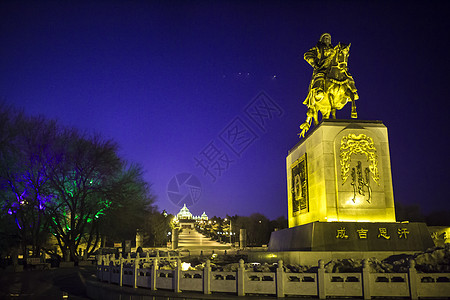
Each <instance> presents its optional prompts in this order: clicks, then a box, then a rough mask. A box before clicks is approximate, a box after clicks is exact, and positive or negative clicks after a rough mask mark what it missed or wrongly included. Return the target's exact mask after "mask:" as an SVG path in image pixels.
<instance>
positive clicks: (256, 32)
mask: <svg viewBox="0 0 450 300" xmlns="http://www.w3.org/2000/svg"><path fill="white" fill-rule="evenodd" d="M35 2H36V3H35ZM392 2H394V3H390V2H380V1H374V2H370V3H366V1H342V2H341V1H292V2H291V1H273V2H271V1H177V2H175V1H160V2H159V1H158V2H156V1H2V2H1V3H0V45H1V46H0V98H3V99H4V101H5V102H6V103H8V104H12V105H14V106H16V107H18V108H20V107H22V108H24V109H25V111H26V112H27V113H29V114H43V115H45V116H47V117H49V118H56V119H58V120H60V121H61V123H62V124H64V125H69V126H75V127H77V128H80V129H82V130H87V131H89V132H98V133H100V134H102V135H103V136H104V137H106V138H112V139H114V140H115V141H117V142H118V143H119V144H120V146H121V150H120V151H121V154H122V155H123V156H124V157H125V158H126V159H127V160H129V161H130V162H136V163H139V164H142V165H143V166H144V169H145V170H146V175H145V178H146V179H147V180H148V181H149V182H150V183H151V184H152V187H153V192H154V194H155V195H156V196H157V202H156V204H157V205H158V206H159V208H160V209H166V210H167V211H169V212H170V213H176V212H177V211H178V209H179V208H178V207H177V206H176V205H175V204H173V202H172V201H171V200H170V199H172V200H173V199H175V198H170V199H169V197H168V194H167V190H168V184H169V182H170V181H171V179H172V178H173V177H174V176H176V175H177V174H180V173H188V174H192V175H194V176H195V177H196V178H197V179H198V182H200V183H198V182H191V184H192V185H193V187H194V189H192V190H191V191H192V192H194V194H195V195H197V193H196V192H198V191H197V190H196V189H195V187H196V186H198V185H199V184H200V185H201V197H200V198H199V199H195V200H196V201H197V202H196V203H195V204H194V205H191V206H190V209H191V211H192V212H193V213H194V214H201V213H202V212H203V211H206V212H207V214H208V215H209V216H213V215H218V216H225V215H226V214H230V215H234V214H238V215H249V214H251V213H254V212H260V213H263V214H265V215H267V216H268V217H269V218H276V217H278V216H281V215H285V216H286V214H287V200H286V199H287V192H286V179H285V178H286V175H285V157H286V155H287V151H288V150H289V149H290V148H292V147H293V146H294V145H295V144H296V143H297V142H298V137H297V133H298V131H299V130H298V126H299V125H300V124H301V123H302V122H303V121H304V118H305V113H306V108H305V107H304V106H303V105H302V101H303V100H304V98H305V97H306V92H307V87H308V84H309V80H310V77H311V73H312V68H311V67H310V66H309V65H308V64H307V63H306V62H305V61H304V60H303V53H304V52H305V51H307V50H308V49H309V48H311V47H312V46H314V45H315V43H316V42H317V40H318V38H319V36H320V34H321V33H323V32H330V33H331V35H332V42H333V44H336V43H337V42H339V41H341V42H344V43H348V42H351V43H352V46H351V51H350V58H349V68H350V71H351V73H352V74H353V77H354V78H355V81H356V86H357V88H358V92H359V96H360V100H359V101H358V103H357V106H358V116H359V118H360V119H365V120H382V121H383V122H384V124H385V125H386V126H387V127H388V130H389V137H390V150H391V162H392V172H393V182H394V196H395V201H397V202H401V203H404V204H416V203H418V204H420V205H421V206H422V207H423V209H424V210H425V211H426V212H429V211H431V210H437V209H448V207H447V206H446V204H447V203H448V198H449V196H448V188H447V186H446V185H447V184H448V183H449V182H450V178H449V177H450V176H449V170H448V169H449V166H450V164H449V151H448V145H447V144H448V142H447V140H448V129H449V125H448V124H449V123H448V121H447V119H448V118H449V113H448V108H449V107H450V105H448V101H449V96H448V93H449V89H448V82H449V79H450V78H449V77H450V76H449V67H450V63H449V61H450V60H449V58H448V53H447V52H448V46H449V45H450V43H449V34H448V28H450V26H449V18H448V16H447V12H448V5H447V4H445V2H443V1H442V2H440V1H439V2H438V1H436V2H435V1H427V2H426V3H425V2H422V4H414V3H412V2H410V1H408V2H395V1H392ZM261 92H264V94H263V95H265V96H267V97H269V98H266V100H267V99H270V101H271V102H270V103H272V104H273V105H274V106H273V107H276V108H277V110H274V111H272V112H273V115H272V116H271V118H267V119H265V120H264V121H265V123H264V124H263V126H262V127H258V125H257V124H256V122H255V120H251V119H250V118H248V115H247V114H246V107H248V106H249V107H250V109H251V108H252V105H253V104H254V102H252V101H253V100H255V97H257V96H258V95H260V93H261ZM258 99H260V98H257V99H256V100H258ZM338 118H349V109H344V110H343V111H340V112H338ZM256 121H258V120H256ZM236 125H238V127H236ZM243 126H246V127H243ZM233 128H247V129H248V130H247V136H246V139H243V140H242V143H241V144H240V148H239V149H234V150H235V151H236V150H237V152H233V151H232V149H231V148H230V147H228V146H227V145H226V143H225V142H224V140H226V138H227V136H226V134H227V133H230V132H231V130H232V129H233ZM228 138H230V136H229V135H228ZM244 141H245V142H244ZM211 142H212V144H211ZM212 146H214V148H213V147H212ZM213 150H218V151H219V152H214V151H213ZM205 154H208V155H209V156H210V158H212V156H213V154H214V155H215V156H214V158H215V160H214V161H215V163H218V164H219V165H221V166H222V167H224V170H222V171H221V173H220V174H218V171H217V170H216V171H214V165H213V163H212V164H211V166H210V167H211V169H210V170H212V171H214V172H215V175H216V178H215V182H213V180H212V177H211V176H210V175H208V174H206V175H205V174H204V170H203V169H202V168H201V167H199V166H196V161H195V158H197V159H202V161H203V162H206V161H207V159H206V156H205ZM230 161H231V162H230ZM216 166H217V165H216ZM225 167H226V168H225ZM177 178H178V179H182V178H183V176H179V177H177ZM184 188H185V187H182V188H181V190H180V192H181V193H182V194H183V193H185V192H187V189H186V190H184ZM169 189H172V190H173V186H172V187H169ZM180 205H181V203H180Z"/></svg>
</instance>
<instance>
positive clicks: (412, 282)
mask: <svg viewBox="0 0 450 300" xmlns="http://www.w3.org/2000/svg"><path fill="white" fill-rule="evenodd" d="M408 280H409V294H410V296H411V299H413V300H414V299H418V298H419V296H418V294H417V270H416V262H415V261H414V259H410V260H409V268H408Z"/></svg>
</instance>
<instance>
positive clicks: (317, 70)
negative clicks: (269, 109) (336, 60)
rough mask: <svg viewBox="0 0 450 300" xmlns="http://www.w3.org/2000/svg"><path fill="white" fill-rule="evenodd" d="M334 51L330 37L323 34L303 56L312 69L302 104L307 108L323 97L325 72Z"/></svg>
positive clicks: (327, 34)
mask: <svg viewBox="0 0 450 300" xmlns="http://www.w3.org/2000/svg"><path fill="white" fill-rule="evenodd" d="M335 51H336V50H335V49H334V47H333V45H331V35H330V34H329V33H324V34H322V35H321V36H320V39H319V41H318V42H317V44H316V46H314V47H313V48H311V49H310V50H309V51H308V52H306V53H305V55H304V58H305V60H306V61H307V62H308V63H309V64H310V65H311V66H312V67H313V68H314V71H313V75H312V79H311V84H310V86H309V91H308V97H307V98H306V100H305V101H304V102H303V104H305V105H307V106H308V107H311V106H312V105H314V102H315V101H320V100H322V99H323V97H324V86H325V72H326V71H327V69H328V67H329V66H330V62H331V60H332V58H333V55H334V54H335Z"/></svg>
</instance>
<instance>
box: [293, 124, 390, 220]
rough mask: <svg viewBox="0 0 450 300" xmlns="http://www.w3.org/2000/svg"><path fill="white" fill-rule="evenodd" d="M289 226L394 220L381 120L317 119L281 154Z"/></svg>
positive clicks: (384, 131)
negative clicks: (282, 155) (299, 140)
mask: <svg viewBox="0 0 450 300" xmlns="http://www.w3.org/2000/svg"><path fill="white" fill-rule="evenodd" d="M286 169H287V187H288V221H289V227H294V226H299V225H304V224H308V223H312V222H336V221H339V222H395V209H394V196H393V189H392V176H391V162H390V155H389V140H388V133H387V128H386V126H384V125H383V123H382V122H381V121H362V120H323V121H322V122H321V123H320V124H319V125H318V126H317V127H316V128H315V129H314V130H313V131H312V132H310V134H309V135H307V136H306V138H305V139H303V140H302V141H301V142H299V143H298V144H297V145H296V146H295V147H294V148H292V149H291V150H290V151H289V154H288V156H287V158H286Z"/></svg>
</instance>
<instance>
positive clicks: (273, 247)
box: [268, 222, 434, 252]
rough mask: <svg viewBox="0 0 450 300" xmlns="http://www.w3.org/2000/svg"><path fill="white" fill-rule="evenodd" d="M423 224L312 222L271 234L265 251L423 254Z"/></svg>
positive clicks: (426, 236) (429, 243)
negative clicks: (415, 252) (401, 252)
mask: <svg viewBox="0 0 450 300" xmlns="http://www.w3.org/2000/svg"><path fill="white" fill-rule="evenodd" d="M431 247H434V243H433V240H432V239H431V236H430V233H429V232H428V229H427V226H426V225H425V223H394V222H376V223H375V222H374V223H371V222H367V223H366V222H314V223H309V224H306V225H300V226H296V227H293V228H288V229H283V230H279V231H274V232H272V235H271V236H270V242H269V246H268V251H269V252H271V251H273V252H278V251H425V250H426V249H428V248H431Z"/></svg>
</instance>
